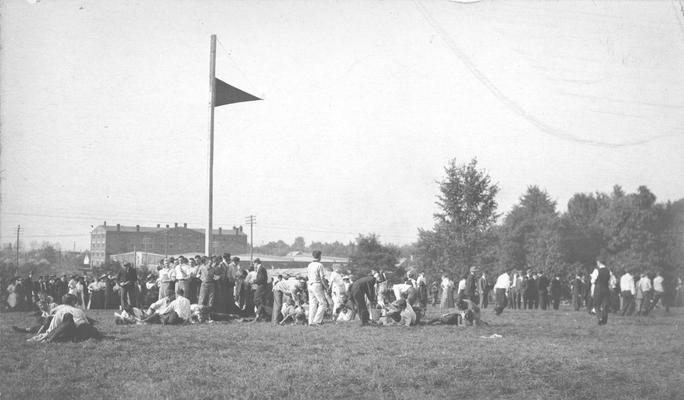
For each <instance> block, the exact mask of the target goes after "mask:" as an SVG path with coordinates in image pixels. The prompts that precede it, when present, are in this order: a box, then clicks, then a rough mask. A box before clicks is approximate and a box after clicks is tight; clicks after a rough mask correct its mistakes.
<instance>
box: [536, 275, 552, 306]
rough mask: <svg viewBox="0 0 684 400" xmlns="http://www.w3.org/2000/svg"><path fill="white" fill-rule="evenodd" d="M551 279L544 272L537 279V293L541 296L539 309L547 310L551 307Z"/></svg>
mask: <svg viewBox="0 0 684 400" xmlns="http://www.w3.org/2000/svg"><path fill="white" fill-rule="evenodd" d="M548 289H549V278H547V277H546V275H545V274H544V273H543V272H542V273H540V274H539V277H538V278H537V293H538V295H539V307H541V309H542V310H546V307H548V305H549V291H548Z"/></svg>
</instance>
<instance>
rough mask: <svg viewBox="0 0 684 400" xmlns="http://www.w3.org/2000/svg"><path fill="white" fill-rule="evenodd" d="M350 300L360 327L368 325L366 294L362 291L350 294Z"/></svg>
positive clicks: (368, 315)
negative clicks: (359, 321)
mask: <svg viewBox="0 0 684 400" xmlns="http://www.w3.org/2000/svg"><path fill="white" fill-rule="evenodd" d="M351 298H352V304H353V305H354V313H355V314H357V315H358V316H359V319H360V320H361V325H366V324H368V320H369V319H370V314H369V313H368V307H366V292H364V291H362V290H358V291H355V292H352V294H351Z"/></svg>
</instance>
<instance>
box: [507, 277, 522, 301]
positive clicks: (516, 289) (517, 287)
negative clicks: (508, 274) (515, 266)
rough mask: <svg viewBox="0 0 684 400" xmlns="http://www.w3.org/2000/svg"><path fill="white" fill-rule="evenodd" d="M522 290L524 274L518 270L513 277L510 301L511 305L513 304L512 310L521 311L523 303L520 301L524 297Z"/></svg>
mask: <svg viewBox="0 0 684 400" xmlns="http://www.w3.org/2000/svg"><path fill="white" fill-rule="evenodd" d="M521 290H522V272H521V271H518V270H514V271H513V277H512V278H511V292H510V293H511V296H510V299H509V303H510V304H511V308H512V309H513V310H517V309H520V307H521V305H522V304H521V302H520V299H521V297H522V295H521V293H520V291H521Z"/></svg>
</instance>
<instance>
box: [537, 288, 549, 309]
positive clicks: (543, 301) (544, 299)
mask: <svg viewBox="0 0 684 400" xmlns="http://www.w3.org/2000/svg"><path fill="white" fill-rule="evenodd" d="M548 306H549V295H548V293H546V290H542V291H541V292H539V307H541V309H542V310H546V307H548Z"/></svg>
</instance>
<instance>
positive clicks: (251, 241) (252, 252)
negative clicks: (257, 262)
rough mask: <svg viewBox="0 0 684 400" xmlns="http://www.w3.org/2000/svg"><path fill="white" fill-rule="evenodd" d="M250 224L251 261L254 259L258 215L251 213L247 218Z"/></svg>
mask: <svg viewBox="0 0 684 400" xmlns="http://www.w3.org/2000/svg"><path fill="white" fill-rule="evenodd" d="M245 222H246V223H248V224H249V262H250V263H251V262H252V260H253V259H254V224H256V215H250V216H248V217H247V219H246V220H245Z"/></svg>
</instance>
